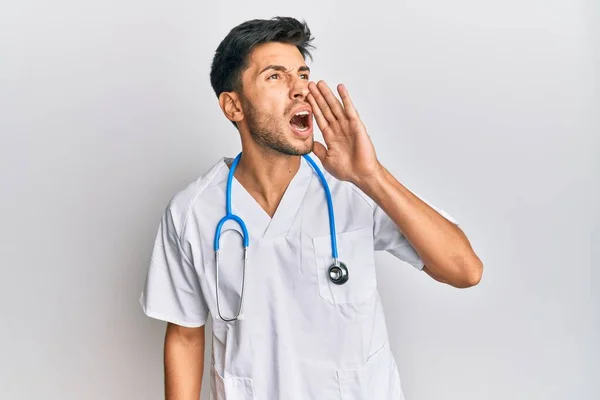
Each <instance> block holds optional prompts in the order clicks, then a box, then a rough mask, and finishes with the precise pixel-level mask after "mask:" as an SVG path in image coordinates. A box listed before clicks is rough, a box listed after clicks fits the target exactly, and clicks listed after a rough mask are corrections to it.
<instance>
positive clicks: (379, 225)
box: [373, 197, 458, 270]
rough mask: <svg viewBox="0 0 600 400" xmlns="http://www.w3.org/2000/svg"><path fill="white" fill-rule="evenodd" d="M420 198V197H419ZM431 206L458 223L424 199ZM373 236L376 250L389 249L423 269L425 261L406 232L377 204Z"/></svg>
mask: <svg viewBox="0 0 600 400" xmlns="http://www.w3.org/2000/svg"><path fill="white" fill-rule="evenodd" d="M419 198H420V197H419ZM421 200H423V201H424V202H425V203H427V204H428V205H429V206H430V207H431V208H433V209H434V210H436V211H437V212H438V213H439V214H440V215H442V216H443V217H445V218H446V219H447V220H448V221H450V222H452V223H453V224H455V225H458V223H457V222H456V220H455V219H454V218H452V216H451V215H450V214H448V213H447V212H445V211H444V210H441V209H439V208H437V207H435V206H433V205H431V204H430V203H429V202H427V201H426V200H424V199H422V198H421ZM373 237H374V246H375V250H376V251H384V250H385V251H387V252H389V253H390V254H392V255H394V256H395V257H397V258H398V259H400V260H402V261H405V262H407V263H409V264H410V265H412V266H414V267H415V268H417V269H418V270H422V269H423V266H424V263H423V260H422V259H421V257H420V256H419V254H418V253H417V251H416V250H415V248H414V247H413V246H412V245H411V244H410V242H409V241H408V239H406V237H405V236H404V234H403V233H402V232H401V231H400V229H398V227H397V226H396V224H395V223H394V221H393V220H392V219H391V218H390V217H389V216H388V215H387V214H386V213H385V212H384V211H383V209H382V208H381V207H379V206H378V205H377V204H375V208H374V210H373Z"/></svg>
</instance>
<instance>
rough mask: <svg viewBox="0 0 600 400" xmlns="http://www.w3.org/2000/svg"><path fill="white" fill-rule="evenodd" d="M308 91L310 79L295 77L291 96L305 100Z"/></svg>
mask: <svg viewBox="0 0 600 400" xmlns="http://www.w3.org/2000/svg"><path fill="white" fill-rule="evenodd" d="M308 92H309V90H308V79H302V78H300V77H299V76H297V77H295V78H294V80H293V82H292V88H291V90H290V98H291V99H292V100H304V99H306V96H308Z"/></svg>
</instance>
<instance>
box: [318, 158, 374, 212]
mask: <svg viewBox="0 0 600 400" xmlns="http://www.w3.org/2000/svg"><path fill="white" fill-rule="evenodd" d="M310 157H311V158H312V160H313V161H314V162H315V164H316V165H317V166H318V168H319V169H320V170H321V171H322V173H323V176H324V177H325V180H326V181H327V184H328V185H329V187H330V190H331V193H332V196H333V197H338V196H343V197H351V198H352V199H353V202H355V203H360V204H364V205H366V206H368V207H369V208H370V209H372V210H373V209H375V207H376V203H375V201H373V199H371V198H370V197H369V196H367V195H366V194H365V193H364V192H363V191H362V190H360V189H359V188H358V186H356V185H355V184H353V183H352V182H348V181H341V180H339V179H337V178H336V177H334V176H333V175H331V174H330V173H329V172H328V171H327V170H326V169H325V167H323V164H322V163H321V161H320V160H319V158H318V157H317V156H316V155H313V153H311V154H310Z"/></svg>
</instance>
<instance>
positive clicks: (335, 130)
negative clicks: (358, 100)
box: [307, 81, 382, 186]
mask: <svg viewBox="0 0 600 400" xmlns="http://www.w3.org/2000/svg"><path fill="white" fill-rule="evenodd" d="M308 88H309V90H310V93H309V94H308V96H307V99H308V101H309V103H310V105H311V106H312V109H313V114H314V116H315V119H316V121H317V125H318V126H319V129H321V132H322V133H323V139H325V144H326V145H327V147H325V146H324V145H323V144H322V143H320V142H315V144H314V148H313V152H314V153H315V155H316V156H317V157H319V159H320V160H321V163H322V164H323V167H325V169H326V170H327V171H328V172H329V173H330V174H331V175H333V176H334V177H336V178H337V179H339V180H343V181H350V182H352V183H354V184H355V185H357V186H360V185H361V184H362V183H364V182H365V181H367V180H369V179H371V178H372V177H374V175H375V174H377V173H379V172H380V171H381V169H382V168H381V165H380V164H379V161H378V160H377V156H376V154H375V148H374V147H373V143H372V142H371V139H370V138H369V135H368V134H367V130H366V128H365V126H364V124H363V123H362V121H361V120H360V118H359V116H358V112H357V111H356V109H355V108H354V105H353V104H352V100H351V99H350V95H349V93H348V91H347V90H346V88H345V87H344V85H342V84H340V85H338V87H337V90H338V93H339V94H340V97H341V99H342V102H343V104H342V103H340V101H339V100H338V99H337V98H336V97H335V95H334V94H333V92H332V91H331V90H330V89H329V87H328V86H327V84H326V83H325V82H323V81H319V83H318V84H315V83H314V82H310V83H309V84H308Z"/></svg>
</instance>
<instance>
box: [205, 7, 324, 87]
mask: <svg viewBox="0 0 600 400" xmlns="http://www.w3.org/2000/svg"><path fill="white" fill-rule="evenodd" d="M312 40H313V37H312V36H311V33H310V29H309V28H308V25H307V24H306V22H305V21H302V22H300V21H298V20H297V19H295V18H290V17H275V18H272V19H253V20H251V21H246V22H244V23H242V24H240V25H238V26H236V27H235V28H233V29H232V30H231V31H230V32H229V34H227V36H226V37H225V39H223V41H222V42H221V43H220V44H219V47H217V51H216V52H215V56H214V58H213V62H212V66H211V70H210V83H211V85H212V87H213V90H214V91H215V94H216V95H217V97H219V96H220V95H221V93H223V92H231V91H238V92H240V93H241V92H242V73H243V72H244V70H245V69H246V68H247V67H248V56H249V55H250V52H251V51H252V49H254V47H255V46H257V45H259V44H262V43H268V42H279V43H288V44H292V45H295V46H296V47H297V48H298V50H299V51H300V53H301V54H302V57H303V58H304V59H305V60H306V57H307V56H308V57H310V59H311V60H312V54H311V53H310V50H309V49H311V48H313V49H314V46H313V45H312V44H311V42H312Z"/></svg>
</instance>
